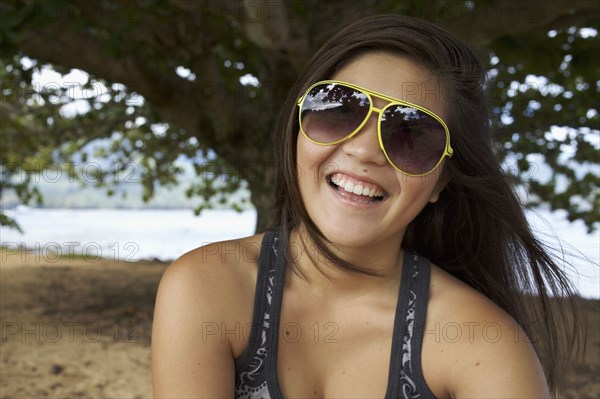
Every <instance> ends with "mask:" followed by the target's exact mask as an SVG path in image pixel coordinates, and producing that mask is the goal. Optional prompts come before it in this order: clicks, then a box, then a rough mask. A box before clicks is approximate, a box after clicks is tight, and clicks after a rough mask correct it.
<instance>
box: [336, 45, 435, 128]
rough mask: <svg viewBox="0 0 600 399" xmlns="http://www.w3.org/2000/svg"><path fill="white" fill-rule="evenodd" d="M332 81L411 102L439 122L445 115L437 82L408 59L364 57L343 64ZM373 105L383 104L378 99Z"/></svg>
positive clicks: (382, 54) (378, 55)
mask: <svg viewBox="0 0 600 399" xmlns="http://www.w3.org/2000/svg"><path fill="white" fill-rule="evenodd" d="M331 78H332V79H335V80H341V81H344V82H348V83H352V84H355V85H358V86H361V87H364V88H365V89H369V90H372V91H376V92H378V93H382V94H385V95H388V96H390V97H394V98H398V99H400V100H405V101H410V102H412V103H415V104H418V105H421V106H423V107H426V108H428V109H430V110H432V111H433V112H435V113H436V114H438V115H440V116H441V117H442V118H443V117H444V115H445V113H444V109H445V103H444V98H443V95H442V94H443V93H444V90H443V88H442V87H441V85H440V84H439V83H438V79H436V78H435V76H434V75H433V74H432V73H431V72H430V71H429V70H428V69H427V68H425V67H423V66H421V65H419V64H417V63H416V62H414V61H412V60H411V59H410V58H408V57H403V56H399V55H395V54H391V53H387V52H372V53H367V54H363V55H361V56H359V57H357V58H355V59H353V60H352V61H350V62H348V63H347V64H345V65H344V66H343V67H342V68H340V69H339V70H338V71H337V72H336V73H335V74H334V75H333V76H332V77H331ZM375 103H379V104H378V105H380V106H381V105H383V104H385V102H384V101H383V102H382V100H377V99H375Z"/></svg>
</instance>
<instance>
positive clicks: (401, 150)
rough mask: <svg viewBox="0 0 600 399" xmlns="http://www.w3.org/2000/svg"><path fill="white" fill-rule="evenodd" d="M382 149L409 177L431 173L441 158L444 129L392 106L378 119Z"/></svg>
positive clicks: (413, 112) (429, 118) (429, 119)
mask: <svg viewBox="0 0 600 399" xmlns="http://www.w3.org/2000/svg"><path fill="white" fill-rule="evenodd" d="M381 139H382V142H383V148H385V152H386V153H387V155H388V157H389V158H390V160H391V161H392V163H393V164H394V165H395V166H396V167H397V168H398V169H400V170H402V171H404V172H406V173H410V174H415V175H418V174H424V173H427V172H429V171H431V170H432V169H433V168H434V167H435V165H437V163H438V161H439V160H440V159H441V158H442V155H443V154H444V149H445V148H446V131H445V129H444V126H443V125H442V124H441V123H440V122H439V121H437V120H436V119H434V118H433V117H432V116H430V115H428V114H426V113H425V112H423V111H421V110H418V109H416V108H413V107H407V106H403V105H392V106H390V107H388V108H386V109H385V111H384V112H383V115H382V116H381Z"/></svg>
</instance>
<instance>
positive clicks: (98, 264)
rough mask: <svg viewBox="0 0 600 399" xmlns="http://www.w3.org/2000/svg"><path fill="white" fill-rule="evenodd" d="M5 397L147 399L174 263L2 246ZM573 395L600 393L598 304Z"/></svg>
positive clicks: (0, 350) (589, 305)
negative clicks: (162, 287) (161, 292)
mask: <svg viewBox="0 0 600 399" xmlns="http://www.w3.org/2000/svg"><path fill="white" fill-rule="evenodd" d="M0 255H1V256H2V259H1V263H0V323H1V330H2V331H1V332H2V336H1V339H2V341H1V346H0V399H13V398H67V397H68V398H150V397H152V385H151V377H150V335H151V326H152V313H153V308H154V298H155V294H156V289H157V287H158V282H159V280H160V277H161V275H162V273H163V271H164V270H165V268H166V267H167V264H165V263H161V262H155V261H141V262H133V263H126V262H115V261H112V260H109V259H86V258H81V257H79V258H74V259H68V258H54V257H52V256H51V255H48V254H46V256H39V255H35V254H31V253H29V254H26V253H18V254H10V253H7V252H0ZM584 307H585V309H586V311H587V313H588V318H589V319H590V320H589V321H590V322H589V325H588V330H589V333H588V335H589V342H588V346H587V351H586V356H585V359H584V360H582V361H581V362H580V363H578V364H576V365H575V366H573V367H572V368H571V369H570V370H571V371H570V372H569V374H568V381H569V384H568V390H567V391H566V392H565V394H564V397H566V398H600V367H599V364H600V329H599V328H600V327H599V326H600V301H597V300H595V301H585V302H584Z"/></svg>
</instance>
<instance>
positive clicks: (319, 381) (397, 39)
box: [152, 15, 571, 398]
mask: <svg viewBox="0 0 600 399" xmlns="http://www.w3.org/2000/svg"><path fill="white" fill-rule="evenodd" d="M488 118H489V116H488V112H487V108H486V94H485V69H484V68H483V66H482V65H481V63H480V61H478V60H477V58H476V57H475V56H474V55H473V53H472V52H471V51H470V50H469V49H468V48H467V47H466V46H465V45H464V44H463V43H461V42H460V41H458V40H457V39H455V38H453V37H452V36H451V35H449V34H448V33H447V32H445V31H443V30H442V29H440V28H438V27H436V26H434V25H432V24H430V23H427V22H424V21H421V20H417V19H412V18H406V17H401V16H392V15H387V16H375V17H369V18H366V19H362V20H359V21H357V22H355V23H353V24H351V25H350V26H348V27H347V28H345V29H344V30H343V31H341V32H340V33H339V34H337V35H336V36H334V37H333V38H331V39H330V40H329V41H328V42H327V43H325V45H324V46H323V47H322V48H321V49H320V50H319V51H318V52H317V53H316V54H315V56H314V57H313V59H312V60H311V61H310V62H309V63H308V66H307V69H306V70H305V71H304V73H303V74H302V75H301V76H300V77H299V79H298V81H297V84H296V85H295V86H294V87H293V88H292V90H291V95H290V99H289V101H288V102H287V103H286V104H285V105H284V108H283V114H282V118H281V121H282V122H281V125H280V127H279V129H278V130H277V132H276V136H277V141H278V143H279V150H278V154H279V156H280V171H279V180H278V182H277V193H276V194H277V198H278V201H279V206H278V219H279V223H280V224H279V226H277V228H276V229H275V230H274V231H269V232H266V233H264V234H258V235H256V236H253V237H248V238H244V239H240V240H234V241H229V242H221V243H216V244H213V245H208V246H205V247H202V248H198V249H196V250H194V251H191V252H189V253H187V254H185V255H183V256H182V257H181V258H180V259H178V260H177V261H176V262H174V263H173V264H172V265H171V266H170V267H169V268H168V270H167V271H166V273H165V275H164V277H163V279H162V281H161V284H160V288H159V291H158V296H157V302H156V310H155V318H154V326H153V334H152V369H153V384H154V393H155V396H156V397H157V398H171V397H172V398H188V397H189V398H225V397H234V396H235V397H236V398H280V397H285V398H313V397H315V398H317V397H335V398H382V397H386V398H430V397H438V398H447V397H453V398H454V397H470V398H491V397H494V398H499V397H502V398H516V397H519V398H543V397H548V396H550V389H549V385H550V387H552V386H553V385H554V380H555V376H556V368H557V367H558V364H556V363H555V362H556V359H558V358H559V356H560V355H561V353H562V352H560V350H559V349H560V348H561V346H560V345H559V340H558V338H557V325H556V323H555V318H554V316H553V313H552V311H554V307H552V309H551V306H550V303H549V295H550V294H568V295H569V294H570V293H571V291H570V286H569V283H568V281H567V279H566V278H565V276H564V274H563V273H562V272H561V270H560V269H559V268H558V266H557V265H556V264H555V263H554V262H553V260H552V259H551V257H550V256H549V255H548V254H547V253H546V252H545V251H544V248H543V247H542V245H541V244H540V243H539V242H538V241H536V239H535V238H534V237H533V235H532V234H531V231H530V229H529V227H528V225H527V222H526V219H525V217H524V214H523V210H522V209H521V206H520V204H519V202H518V200H517V198H516V196H515V195H514V193H513V192H512V190H511V187H510V186H509V183H508V179H507V177H505V176H504V174H503V173H502V171H501V168H500V165H499V163H498V160H497V159H496V157H495V156H494V154H493V151H492V142H491V135H490V129H489V119H488ZM563 315H564V314H563ZM559 320H560V318H559ZM562 320H566V319H562ZM524 329H525V330H524ZM536 351H537V352H536ZM539 359H542V362H543V365H544V367H542V364H541V362H540V360H539ZM544 369H545V372H546V373H544ZM548 383H550V384H548Z"/></svg>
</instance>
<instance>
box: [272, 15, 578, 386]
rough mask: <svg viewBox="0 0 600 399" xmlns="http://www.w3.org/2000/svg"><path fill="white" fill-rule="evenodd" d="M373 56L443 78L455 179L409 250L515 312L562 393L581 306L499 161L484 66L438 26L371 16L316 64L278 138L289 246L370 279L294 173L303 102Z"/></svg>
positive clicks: (289, 106)
mask: <svg viewBox="0 0 600 399" xmlns="http://www.w3.org/2000/svg"><path fill="white" fill-rule="evenodd" d="M372 51H387V52H391V53H393V54H399V55H402V56H407V57H410V58H411V59H412V60H413V61H415V62H416V63H417V64H419V65H422V66H423V67H425V68H427V69H429V71H431V72H432V73H433V74H434V75H435V76H436V77H437V80H438V82H440V84H441V87H442V88H443V90H442V91H443V93H444V100H445V102H446V107H447V109H446V114H447V120H446V123H447V124H448V127H449V130H450V135H451V144H452V147H453V148H454V156H453V157H452V158H451V159H449V160H448V161H447V162H446V163H445V166H444V171H443V173H446V174H447V176H448V177H449V179H450V180H449V183H448V185H447V187H446V189H445V190H444V191H443V192H442V193H441V195H440V198H439V200H438V201H437V202H436V203H435V204H428V205H427V206H425V208H424V209H423V210H422V211H421V213H420V214H419V215H418V216H417V217H416V218H415V220H413V221H412V222H411V223H410V225H409V226H408V228H407V230H406V233H405V236H404V240H403V242H402V243H401V245H402V247H404V248H409V249H413V250H415V251H416V252H418V253H419V254H421V255H423V256H425V257H427V258H428V259H430V260H431V261H432V262H433V263H435V264H437V265H438V266H440V267H441V268H442V269H444V270H446V271H448V272H449V273H451V274H453V275H454V276H456V277H457V278H459V279H460V280H462V281H464V282H466V283H467V284H469V285H470V286H472V287H473V288H475V289H476V290H478V291H479V292H481V293H483V294H484V295H486V296H487V297H489V298H490V299H491V300H493V301H494V302H495V303H496V304H497V305H498V306H500V307H501V308H503V309H504V310H505V311H507V312H508V313H509V314H510V315H511V316H512V317H513V318H514V319H515V320H516V321H517V322H518V323H519V324H520V325H521V327H523V328H524V329H525V331H526V332H527V334H528V336H529V337H530V339H531V340H532V341H533V344H534V347H535V348H536V351H537V353H538V356H539V357H540V360H541V362H542V365H543V366H544V369H545V372H546V377H547V379H548V383H549V385H550V388H551V390H552V391H555V390H556V389H555V388H556V385H557V384H556V383H557V382H558V377H559V374H560V370H559V366H560V365H561V364H562V365H564V364H565V360H566V359H568V358H570V355H571V354H572V353H573V349H574V348H575V347H578V346H579V343H580V339H579V335H578V333H577V331H578V329H577V323H578V320H579V319H580V317H579V316H578V314H579V311H578V302H577V300H576V298H575V296H574V290H573V288H572V286H571V283H570V282H569V280H568V278H567V277H566V275H565V274H564V272H563V270H562V269H561V267H560V266H559V265H558V264H557V262H556V261H555V260H554V258H553V257H552V256H551V255H550V253H549V251H548V250H547V248H545V247H544V245H543V244H542V243H541V242H540V241H539V240H538V239H536V237H535V236H534V235H533V233H532V231H531V229H530V227H529V224H528V222H527V220H526V218H525V214H524V211H523V208H522V206H521V204H520V202H519V200H518V197H517V196H516V194H515V192H514V191H513V187H512V186H511V180H510V179H509V178H508V177H507V175H505V173H504V172H503V171H502V168H501V165H500V162H499V160H498V158H497V157H496V156H495V154H494V151H493V145H494V144H493V137H492V132H491V129H490V122H489V112H488V106H487V93H486V71H485V68H484V66H483V65H482V63H481V62H480V60H479V59H478V58H477V57H476V56H475V55H474V53H473V52H472V51H471V50H470V49H469V48H468V47H467V46H466V45H465V44H464V43H462V42H461V41H460V40H458V39H456V38H455V37H453V36H452V35H450V34H449V33H448V32H446V31H444V30H443V29H441V28H439V27H438V26H436V25H433V24H431V23H429V22H426V21H423V20H419V19H416V18H409V17H405V16H399V15H381V16H372V17H367V18H363V19H360V20H358V21H356V22H354V23H352V24H351V25H349V26H347V27H346V28H344V29H343V30H342V31H340V32H339V33H338V34H337V35H335V36H333V37H332V38H331V39H330V40H328V41H327V42H326V43H325V44H324V45H323V46H322V47H321V48H320V49H319V50H318V51H317V53H316V54H315V55H314V56H313V58H312V60H311V61H310V62H309V63H308V65H307V67H306V70H305V71H304V72H303V73H302V74H301V75H300V76H299V78H298V80H297V81H296V84H295V85H294V86H293V87H292V90H291V95H290V96H289V98H288V100H287V102H286V103H285V105H284V108H283V111H282V115H281V118H280V125H279V127H278V129H277V131H276V132H275V134H276V136H277V137H276V139H277V145H278V149H277V155H278V156H279V162H278V164H279V170H278V180H277V191H276V193H277V201H278V203H277V221H278V223H279V228H280V229H281V230H282V232H283V234H284V238H283V239H284V242H285V243H286V245H289V233H290V231H291V230H292V229H294V228H297V227H299V226H300V225H302V226H304V227H305V228H306V231H307V233H308V235H309V237H310V240H311V241H312V244H313V245H314V246H315V247H316V249H317V250H318V252H319V253H320V254H322V255H324V256H325V257H326V258H327V259H328V260H329V261H331V262H333V263H334V264H336V265H338V266H339V267H343V268H346V269H349V270H352V271H355V272H363V273H368V274H371V273H370V272H368V271H366V270H363V269H361V268H360V267H359V266H357V265H353V264H351V263H349V262H346V261H344V260H342V259H340V258H339V257H338V256H336V255H335V254H334V253H333V252H332V251H331V250H330V249H329V246H330V245H331V242H329V241H328V240H327V239H326V238H325V237H324V235H323V234H322V233H321V232H320V231H319V229H318V227H317V226H316V225H315V223H314V222H313V221H312V220H311V219H310V217H309V216H308V213H307V211H306V209H305V207H304V204H303V203H302V199H301V196H300V191H299V186H298V176H297V170H296V138H297V134H298V129H299V127H298V122H297V118H298V115H297V107H296V99H297V98H298V97H299V96H300V95H301V94H302V93H303V92H304V91H305V90H306V89H307V88H308V86H310V85H311V84H312V83H314V82H317V81H319V80H324V79H327V78H330V77H331V76H332V75H333V74H334V73H335V71H336V70H338V69H339V68H340V67H342V66H343V65H345V64H346V63H348V62H349V61H350V60H352V59H354V58H356V57H357V56H359V55H361V54H365V53H367V52H372ZM290 261H291V266H292V268H293V261H292V259H290ZM553 297H560V298H561V300H555V299H554V298H553Z"/></svg>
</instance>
